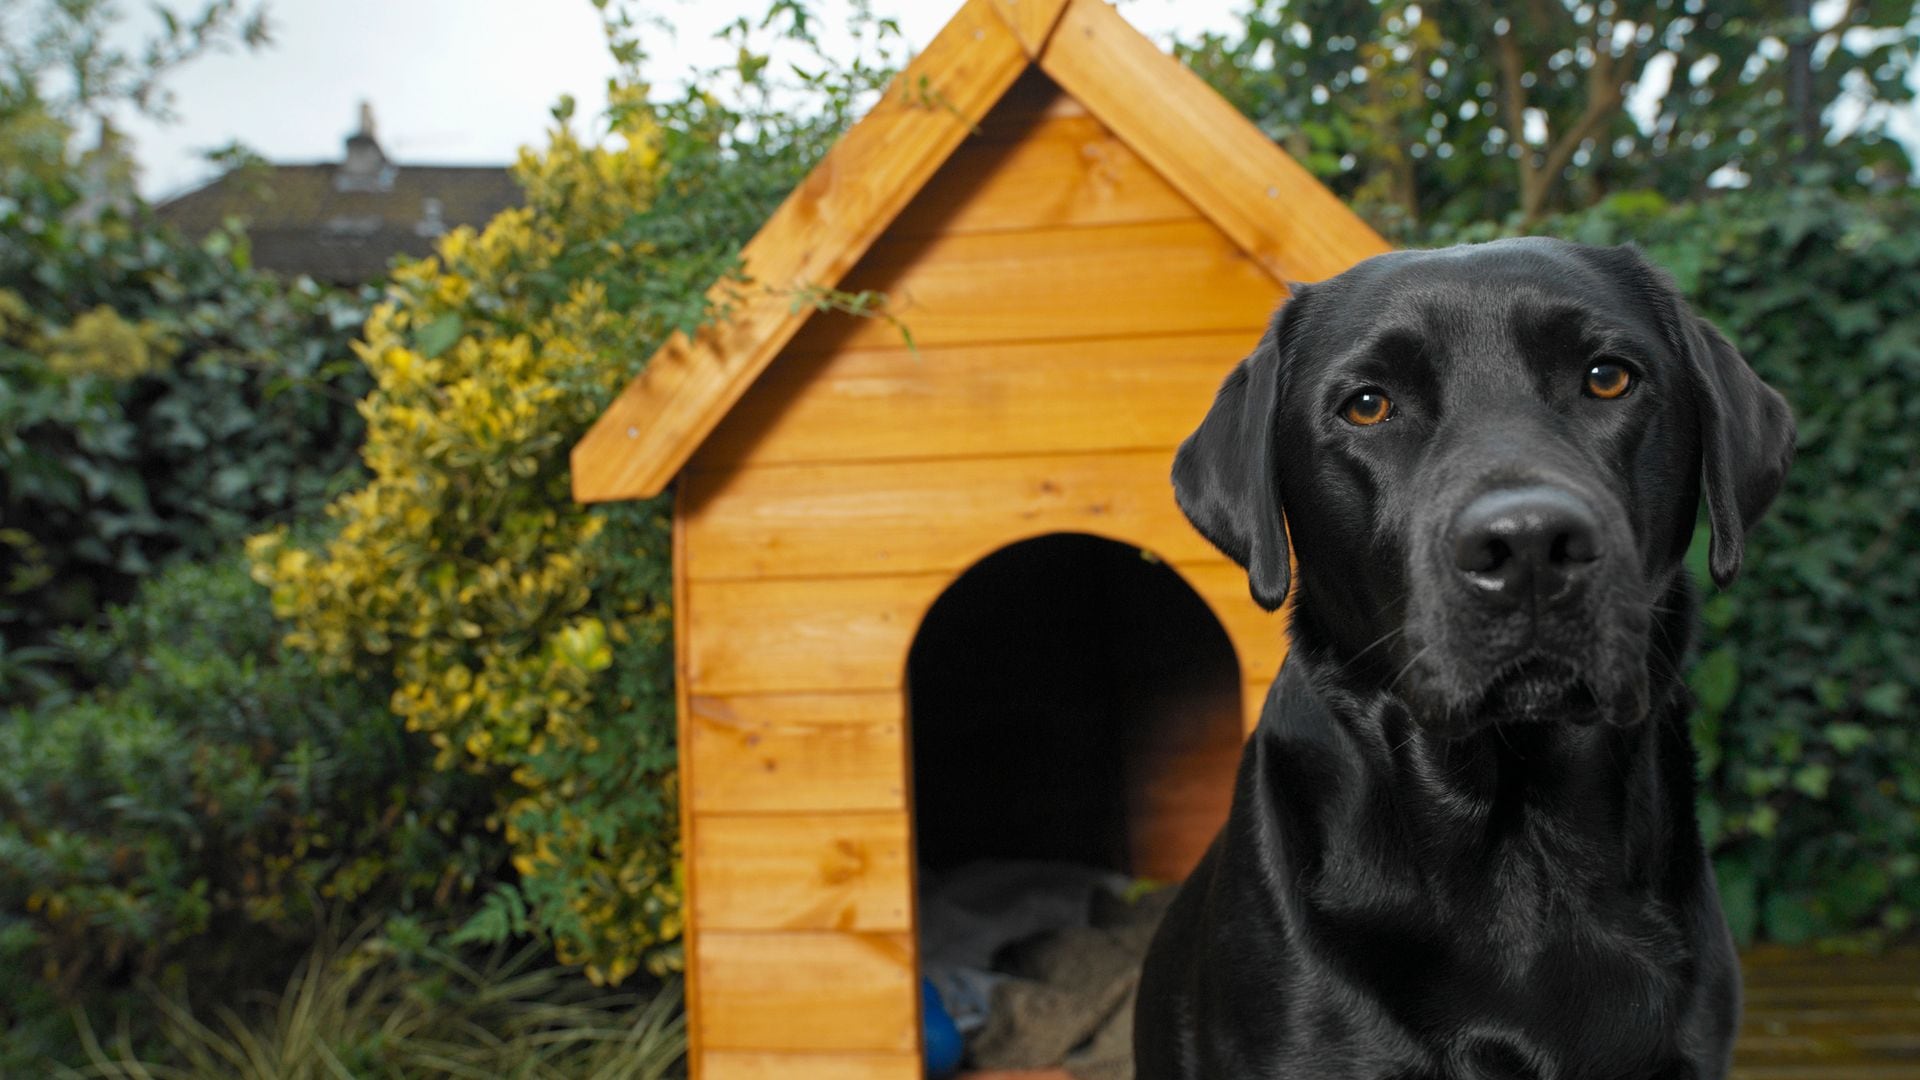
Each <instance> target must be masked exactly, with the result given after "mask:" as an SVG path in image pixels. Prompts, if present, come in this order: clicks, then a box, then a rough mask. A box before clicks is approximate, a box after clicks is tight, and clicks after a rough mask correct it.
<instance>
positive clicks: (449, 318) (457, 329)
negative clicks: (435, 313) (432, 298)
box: [413, 311, 463, 360]
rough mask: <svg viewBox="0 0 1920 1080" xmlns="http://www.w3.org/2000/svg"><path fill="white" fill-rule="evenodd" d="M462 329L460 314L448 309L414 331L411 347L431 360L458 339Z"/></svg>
mask: <svg viewBox="0 0 1920 1080" xmlns="http://www.w3.org/2000/svg"><path fill="white" fill-rule="evenodd" d="M462 329H463V327H462V325H461V321H460V316H459V315H457V314H455V313H453V312H451V311H449V312H447V313H446V314H445V315H442V316H440V317H439V318H437V319H435V320H433V321H432V322H430V323H428V324H427V325H425V326H423V327H421V328H420V329H418V330H416V331H414V334H413V347H414V349H415V350H416V351H418V352H419V353H420V355H421V356H424V357H426V358H427V359H429V360H431V359H433V358H434V357H436V356H439V355H440V354H441V353H443V352H446V351H447V350H448V349H450V348H452V347H453V343H454V342H456V341H459V340H460V333H461V330H462Z"/></svg>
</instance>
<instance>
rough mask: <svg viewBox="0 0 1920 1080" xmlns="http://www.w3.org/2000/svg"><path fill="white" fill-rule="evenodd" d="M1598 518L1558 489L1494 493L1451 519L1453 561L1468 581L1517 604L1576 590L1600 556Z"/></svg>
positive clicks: (1550, 599) (1553, 598) (1551, 599)
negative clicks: (1585, 571)
mask: <svg viewBox="0 0 1920 1080" xmlns="http://www.w3.org/2000/svg"><path fill="white" fill-rule="evenodd" d="M1599 532H1600V523H1599V521H1598V520H1596V519H1595V517H1594V514H1593V511H1592V510H1591V509H1589V508H1588V507H1587V505H1586V503H1585V502H1583V501H1582V500H1581V499H1579V498H1577V497H1576V496H1574V495H1573V494H1572V493H1570V492H1567V491H1563V490H1561V489H1559V488H1554V487H1545V486H1536V487H1524V488H1504V489H1501V490H1498V491H1490V492H1488V493H1487V494H1485V495H1482V496H1480V497H1479V498H1477V499H1475V500H1473V501H1472V502H1470V503H1468V504H1467V505H1466V508H1465V509H1463V510H1461V511H1460V513H1459V515H1458V516H1457V517H1455V518H1454V519H1453V563H1454V566H1455V567H1457V568H1458V569H1459V570H1460V573H1461V574H1462V575H1463V576H1465V577H1466V579H1467V581H1468V582H1470V583H1471V584H1473V585H1474V586H1476V587H1477V588H1479V589H1483V590H1485V591H1486V593H1487V594H1488V595H1489V596H1491V597H1493V598H1496V599H1499V600H1504V601H1507V602H1509V603H1514V604H1524V603H1528V602H1530V601H1538V602H1540V603H1553V602H1554V601H1557V600H1562V599H1565V598H1566V597H1568V596H1570V595H1572V593H1573V588H1572V586H1573V585H1574V584H1576V583H1577V581H1578V579H1579V578H1580V576H1581V573H1582V571H1584V570H1586V569H1587V568H1588V567H1590V566H1592V565H1593V563H1594V561H1595V560H1596V559H1598V558H1599V557H1600V548H1599Z"/></svg>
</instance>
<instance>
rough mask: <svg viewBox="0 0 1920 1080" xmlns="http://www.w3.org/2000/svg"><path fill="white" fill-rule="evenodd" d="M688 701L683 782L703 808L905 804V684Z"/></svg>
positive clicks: (752, 809) (746, 809)
mask: <svg viewBox="0 0 1920 1080" xmlns="http://www.w3.org/2000/svg"><path fill="white" fill-rule="evenodd" d="M689 709H690V714H691V715H690V717H689V721H688V724H687V732H688V736H687V739H686V741H685V742H682V743H681V745H682V746H683V747H685V750H684V751H683V753H684V755H685V761H686V768H685V770H684V775H683V777H682V780H681V783H682V788H683V790H684V791H685V792H686V802H687V803H688V805H690V806H691V807H692V808H693V809H694V810H695V811H697V812H700V813H712V812H724V811H736V812H768V811H805V810H815V811H821V810H904V809H905V808H906V806H907V790H906V775H905V768H904V764H903V763H904V762H905V760H906V741H905V740H906V724H905V716H904V712H905V709H904V702H903V700H902V698H901V695H900V693H899V692H898V691H893V690H888V691H881V692H878V693H837V694H794V695H778V694H756V695H751V696H746V697H724V696H715V695H700V696H696V697H693V698H692V699H691V702H690V706H689Z"/></svg>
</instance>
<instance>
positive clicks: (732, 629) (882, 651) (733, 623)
mask: <svg viewBox="0 0 1920 1080" xmlns="http://www.w3.org/2000/svg"><path fill="white" fill-rule="evenodd" d="M951 580H952V575H951V574H911V575H899V576H886V577H861V578H806V579H797V580H779V581H702V582H690V583H689V590H690V592H691V595H692V598H693V604H694V607H695V609H696V610H697V611H699V612H700V616H699V618H697V619H693V620H690V621H691V622H692V624H693V625H692V627H691V630H690V632H689V635H688V636H689V639H690V640H689V650H688V661H687V677H688V681H689V682H691V683H692V686H693V692H694V693H696V694H701V695H708V694H743V693H796V692H819V691H849V690H852V691H870V690H898V689H900V687H901V685H902V683H903V682H904V681H905V679H906V672H907V649H908V648H909V647H910V646H911V645H912V643H913V635H914V632H915V631H916V630H917V629H918V628H919V626H920V619H921V616H922V615H924V614H925V613H926V610H927V608H928V606H930V605H931V604H932V603H933V601H934V598H935V597H937V596H939V594H940V592H941V590H942V589H944V588H946V586H947V584H948V582H949V581H951Z"/></svg>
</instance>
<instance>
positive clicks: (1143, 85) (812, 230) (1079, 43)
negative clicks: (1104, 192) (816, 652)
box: [573, 0, 1387, 502]
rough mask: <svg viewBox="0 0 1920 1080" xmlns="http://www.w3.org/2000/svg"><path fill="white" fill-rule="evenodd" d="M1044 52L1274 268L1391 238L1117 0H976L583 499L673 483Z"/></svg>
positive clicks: (601, 458) (785, 215)
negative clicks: (813, 311) (810, 294)
mask: <svg viewBox="0 0 1920 1080" xmlns="http://www.w3.org/2000/svg"><path fill="white" fill-rule="evenodd" d="M1035 66H1037V67H1038V68H1039V69H1040V70H1041V71H1042V72H1044V73H1045V74H1046V75H1047V77H1049V78H1050V79H1052V80H1053V82H1055V83H1056V84H1058V85H1059V86H1060V88H1061V89H1062V90H1063V91H1065V93H1067V94H1068V95H1070V96H1072V97H1073V98H1075V99H1077V100H1078V101H1079V102H1080V103H1081V105H1082V106H1084V107H1085V108H1086V109H1087V111H1088V112H1089V113H1091V114H1092V115H1093V116H1094V118H1095V119H1097V120H1099V121H1100V122H1101V123H1102V124H1104V125H1105V126H1106V127H1107V128H1108V129H1109V130H1111V131H1112V132H1113V134H1114V136H1115V137H1117V138H1118V139H1120V140H1121V141H1122V142H1124V143H1125V144H1126V145H1127V146H1128V147H1129V148H1130V149H1132V150H1133V152H1134V153H1136V154H1138V155H1139V156H1140V157H1141V158H1142V159H1143V160H1145V161H1146V162H1147V163H1148V164H1149V165H1150V166H1151V167H1152V168H1153V169H1154V170H1155V171H1157V172H1158V173H1159V174H1160V175H1161V176H1162V177H1163V178H1164V179H1165V180H1166V181H1167V182H1168V183H1169V184H1171V185H1172V186H1173V187H1174V189H1175V190H1177V191H1179V192H1180V193H1181V194H1182V195H1184V196H1185V197H1186V198H1187V199H1188V200H1189V201H1191V202H1192V203H1193V205H1194V206H1195V207H1197V208H1198V209H1199V211H1200V213H1201V214H1202V215H1203V216H1205V217H1206V218H1208V219H1209V220H1210V221H1211V222H1212V223H1213V224H1214V226H1215V227H1217V228H1218V229H1219V230H1220V231H1221V232H1222V233H1224V234H1225V235H1226V236H1227V237H1228V238H1229V239H1230V240H1231V241H1232V242H1233V243H1234V244H1235V245H1237V246H1238V247H1239V248H1240V249H1241V250H1242V251H1244V252H1245V253H1246V255H1247V256H1248V257H1249V258H1250V259H1251V260H1252V261H1253V262H1254V263H1255V264H1256V265H1258V266H1259V267H1261V268H1262V269H1263V270H1265V272H1266V273H1268V274H1270V275H1272V276H1273V278H1274V279H1275V280H1276V281H1278V282H1280V283H1281V284H1282V285H1285V284H1286V283H1288V282H1292V281H1316V280H1319V279H1321V278H1324V277H1329V276H1331V275H1333V274H1336V273H1338V272H1340V271H1341V270H1344V269H1346V268H1347V267H1348V266H1351V265H1352V264H1353V262H1354V260H1355V259H1356V257H1364V256H1365V255H1368V254H1373V253H1375V252H1380V251H1385V250H1386V249H1387V245H1386V243H1385V242H1384V241H1383V240H1381V239H1380V237H1379V236H1378V235H1376V234H1375V233H1374V232H1373V230H1372V229H1370V228H1368V227H1367V225H1366V224H1365V223H1364V222H1362V221H1361V220H1360V219H1359V218H1358V217H1357V216H1355V215H1354V214H1353V212H1352V211H1350V210H1349V209H1347V207H1346V206H1345V205H1344V204H1343V203H1341V202H1340V200H1339V199H1338V198H1337V197H1336V196H1334V195H1333V193H1332V192H1330V191H1328V190H1327V189H1326V188H1325V187H1323V186H1321V184H1320V183H1319V182H1318V181H1316V180H1315V179H1314V178H1313V177H1312V176H1311V175H1310V174H1308V173H1307V171H1306V170H1305V169H1304V168H1302V167H1301V166H1300V165H1299V164H1298V163H1297V162H1295V161H1294V160H1293V159H1292V158H1290V157H1288V156H1287V154H1286V153H1285V152H1284V151H1282V150H1281V149H1280V148H1279V147H1278V146H1276V145H1274V144H1273V142H1272V141H1271V140H1269V139H1268V138H1267V137H1266V136H1265V135H1263V134H1261V133H1260V131H1259V129H1257V128H1256V127H1254V125H1253V124H1252V123H1250V122H1249V121H1248V120H1247V119H1246V118H1245V117H1243V116H1241V115H1240V113H1239V112H1237V111H1236V110H1235V109H1234V108H1233V106H1232V105H1230V104H1228V103H1227V102H1226V101H1225V100H1223V99H1222V98H1221V97H1220V96H1219V95H1217V94H1215V93H1214V92H1213V90H1212V89H1211V88H1210V87H1208V86H1207V85H1206V84H1205V83H1204V82H1202V81H1201V80H1200V78H1199V77H1198V76H1196V75H1194V74H1193V73H1192V72H1190V71H1188V70H1187V69H1186V68H1185V67H1184V66H1183V65H1181V64H1180V62H1179V61H1177V60H1175V59H1174V58H1172V57H1170V56H1168V55H1166V54H1165V53H1163V52H1161V51H1160V49H1159V48H1158V47H1156V46H1155V45H1154V44H1153V43H1152V42H1151V41H1149V40H1148V39H1147V38H1146V37H1145V36H1143V35H1142V34H1140V32H1139V31H1137V30H1135V29H1134V28H1133V27H1132V26H1130V25H1128V24H1127V22H1126V20H1125V19H1123V18H1121V17H1120V15H1119V13H1117V12H1116V11H1114V10H1113V9H1112V8H1111V7H1109V6H1108V5H1107V4H1106V3H1104V2H1102V0H967V2H966V3H965V4H964V6H962V7H961V9H960V11H959V13H958V14H956V15H955V16H954V17H953V20H952V21H951V22H949V23H948V24H947V25H946V27H945V28H944V29H942V30H941V31H940V33H939V35H938V36H936V37H935V38H934V40H933V41H932V43H931V44H929V45H928V46H927V48H926V49H925V51H923V52H922V53H920V55H919V56H918V57H916V58H915V59H914V60H913V62H912V63H910V64H908V65H907V67H906V69H905V70H904V71H902V72H901V73H900V75H899V76H898V77H897V78H896V79H895V80H894V82H893V83H892V85H890V86H889V87H888V89H887V92H886V93H885V94H884V95H883V96H882V97H881V99H880V101H879V103H878V104H876V105H875V106H874V108H873V110H872V111H871V112H870V113H868V114H867V116H866V117H864V118H863V119H862V120H861V121H860V122H859V123H858V124H856V125H855V126H854V127H853V129H852V130H850V131H849V132H847V134H846V136H845V137H844V138H843V139H841V140H840V142H839V143H837V144H835V146H834V147H833V149H832V150H830V151H829V152H828V153H827V155H826V156H825V157H824V158H823V159H822V160H821V162H820V164H819V165H817V166H815V167H814V169H813V171H812V172H811V173H809V174H808V176H807V178H806V179H805V180H804V181H802V182H801V184H800V185H799V187H797V188H795V189H794V192H793V193H792V194H791V195H789V196H788V197H787V200H786V201H785V202H784V203H782V204H781V205H780V207H779V209H777V210H775V211H774V213H773V215H772V217H770V218H769V219H768V220H767V223H766V225H765V226H763V227H762V228H761V230H760V232H759V233H758V234H757V235H755V236H754V238H753V239H752V240H751V241H750V242H748V244H747V245H746V247H745V249H744V250H743V251H742V252H741V258H742V262H743V271H744V273H745V275H746V277H747V278H748V279H749V280H750V281H752V282H754V283H756V285H758V286H759V287H758V288H755V289H752V290H749V291H748V293H747V295H746V296H744V297H737V298H736V299H735V300H734V304H733V315H732V317H731V318H729V319H728V320H727V321H725V322H723V323H721V324H718V325H716V326H712V327H709V328H707V329H706V330H703V331H701V332H700V333H699V334H698V335H697V336H694V337H687V336H685V335H675V336H674V337H673V338H672V339H670V340H669V341H668V342H667V343H666V344H665V345H664V346H662V347H661V349H660V351H659V352H657V353H655V354H654V356H653V358H652V359H651V360H650V361H649V362H648V363H647V366H646V368H645V369H644V370H643V371H642V372H641V374H640V375H639V376H638V377H636V378H635V379H634V380H633V382H631V383H630V384H628V386H627V387H626V389H625V390H624V391H622V392H621V394H620V396H619V397H618V398H617V399H615V401H614V402H613V404H612V405H611V406H610V407H608V409H607V411H606V412H605V413H604V414H602V415H601V417H600V419H599V420H598V421H597V422H596V423H595V424H594V426H593V427H592V429H591V430H589V431H588V432H587V435H586V437H585V438H583V439H581V441H580V442H579V443H578V444H577V445H576V446H575V447H574V448H573V492H574V497H575V498H577V499H580V500H581V501H583V502H607V501H615V500H621V499H636V498H647V497H650V496H653V495H656V494H658V493H659V492H660V491H661V490H662V489H663V488H665V487H666V485H667V483H668V482H669V481H671V480H672V479H673V477H674V475H675V474H676V473H678V472H679V471H680V469H681V467H682V466H683V465H685V464H686V462H687V460H688V458H690V457H691V456H692V455H693V453H694V451H695V450H697V449H698V448H699V446H700V444H701V442H702V441H703V440H704V439H705V438H706V437H707V435H708V434H709V433H710V432H711V431H713V429H714V427H715V426H716V425H717V424H719V422H720V421H721V419H722V418H723V417H725V416H726V414H727V412H728V410H730V409H731V408H732V407H733V406H734V404H735V403H736V402H737V401H739V400H740V397H741V395H742V394H744V393H745V392H746V390H747V388H748V387H749V386H751V385H752V384H753V382H754V380H755V379H756V378H757V377H758V376H759V375H760V373H761V372H762V371H764V370H765V369H766V367H767V366H768V365H769V364H771V363H772V362H773V359H774V357H776V356H777V355H779V353H780V350H781V349H782V348H783V347H785V346H786V344H787V343H788V342H789V341H791V340H792V339H793V336H794V335H795V334H796V333H797V332H798V331H799V329H800V327H801V325H802V324H803V323H804V322H805V321H806V319H807V317H808V314H809V312H808V311H807V310H805V309H803V308H802V307H801V306H799V305H795V304H793V303H792V300H791V296H792V290H793V289H796V288H802V287H809V288H833V287H835V286H837V285H839V283H840V282H841V280H842V278H843V277H844V276H845V275H846V274H847V273H848V271H849V270H851V269H852V268H853V266H854V264H855V263H856V262H858V261H859V260H860V258H861V256H863V255H864V254H866V252H867V250H868V248H869V247H871V246H872V244H873V243H874V241H876V240H877V239H879V238H880V236H881V235H882V234H883V233H884V232H886V230H887V228H888V226H889V225H890V224H891V223H892V222H893V220H894V217H895V216H896V215H897V214H898V213H899V212H900V211H901V210H902V209H903V208H904V207H905V206H906V205H907V203H908V202H909V201H910V200H912V198H913V197H914V195H916V194H917V193H918V192H919V191H920V190H921V189H922V188H923V187H925V186H926V185H927V183H928V182H929V181H930V180H931V179H932V178H933V177H934V175H935V174H936V173H937V172H938V171H939V170H940V168H941V166H942V165H943V164H944V163H945V162H946V161H947V159H948V156H949V155H950V154H952V153H953V151H954V150H955V148H957V147H958V146H959V145H960V144H961V143H962V142H963V141H964V140H965V139H966V138H967V136H968V135H969V134H970V133H971V132H972V131H974V130H975V127H976V125H977V124H978V122H979V121H980V119H981V118H983V117H984V116H985V115H986V114H987V112H988V110H990V109H991V108H992V107H993V106H994V104H995V103H997V102H998V101H999V100H1000V99H1001V97H1002V96H1003V95H1004V94H1005V93H1006V92H1007V90H1008V89H1009V88H1010V87H1012V86H1013V84H1014V82H1015V80H1016V79H1018V78H1019V76H1020V75H1021V74H1022V73H1024V72H1025V71H1026V70H1027V69H1028V68H1030V67H1035Z"/></svg>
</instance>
